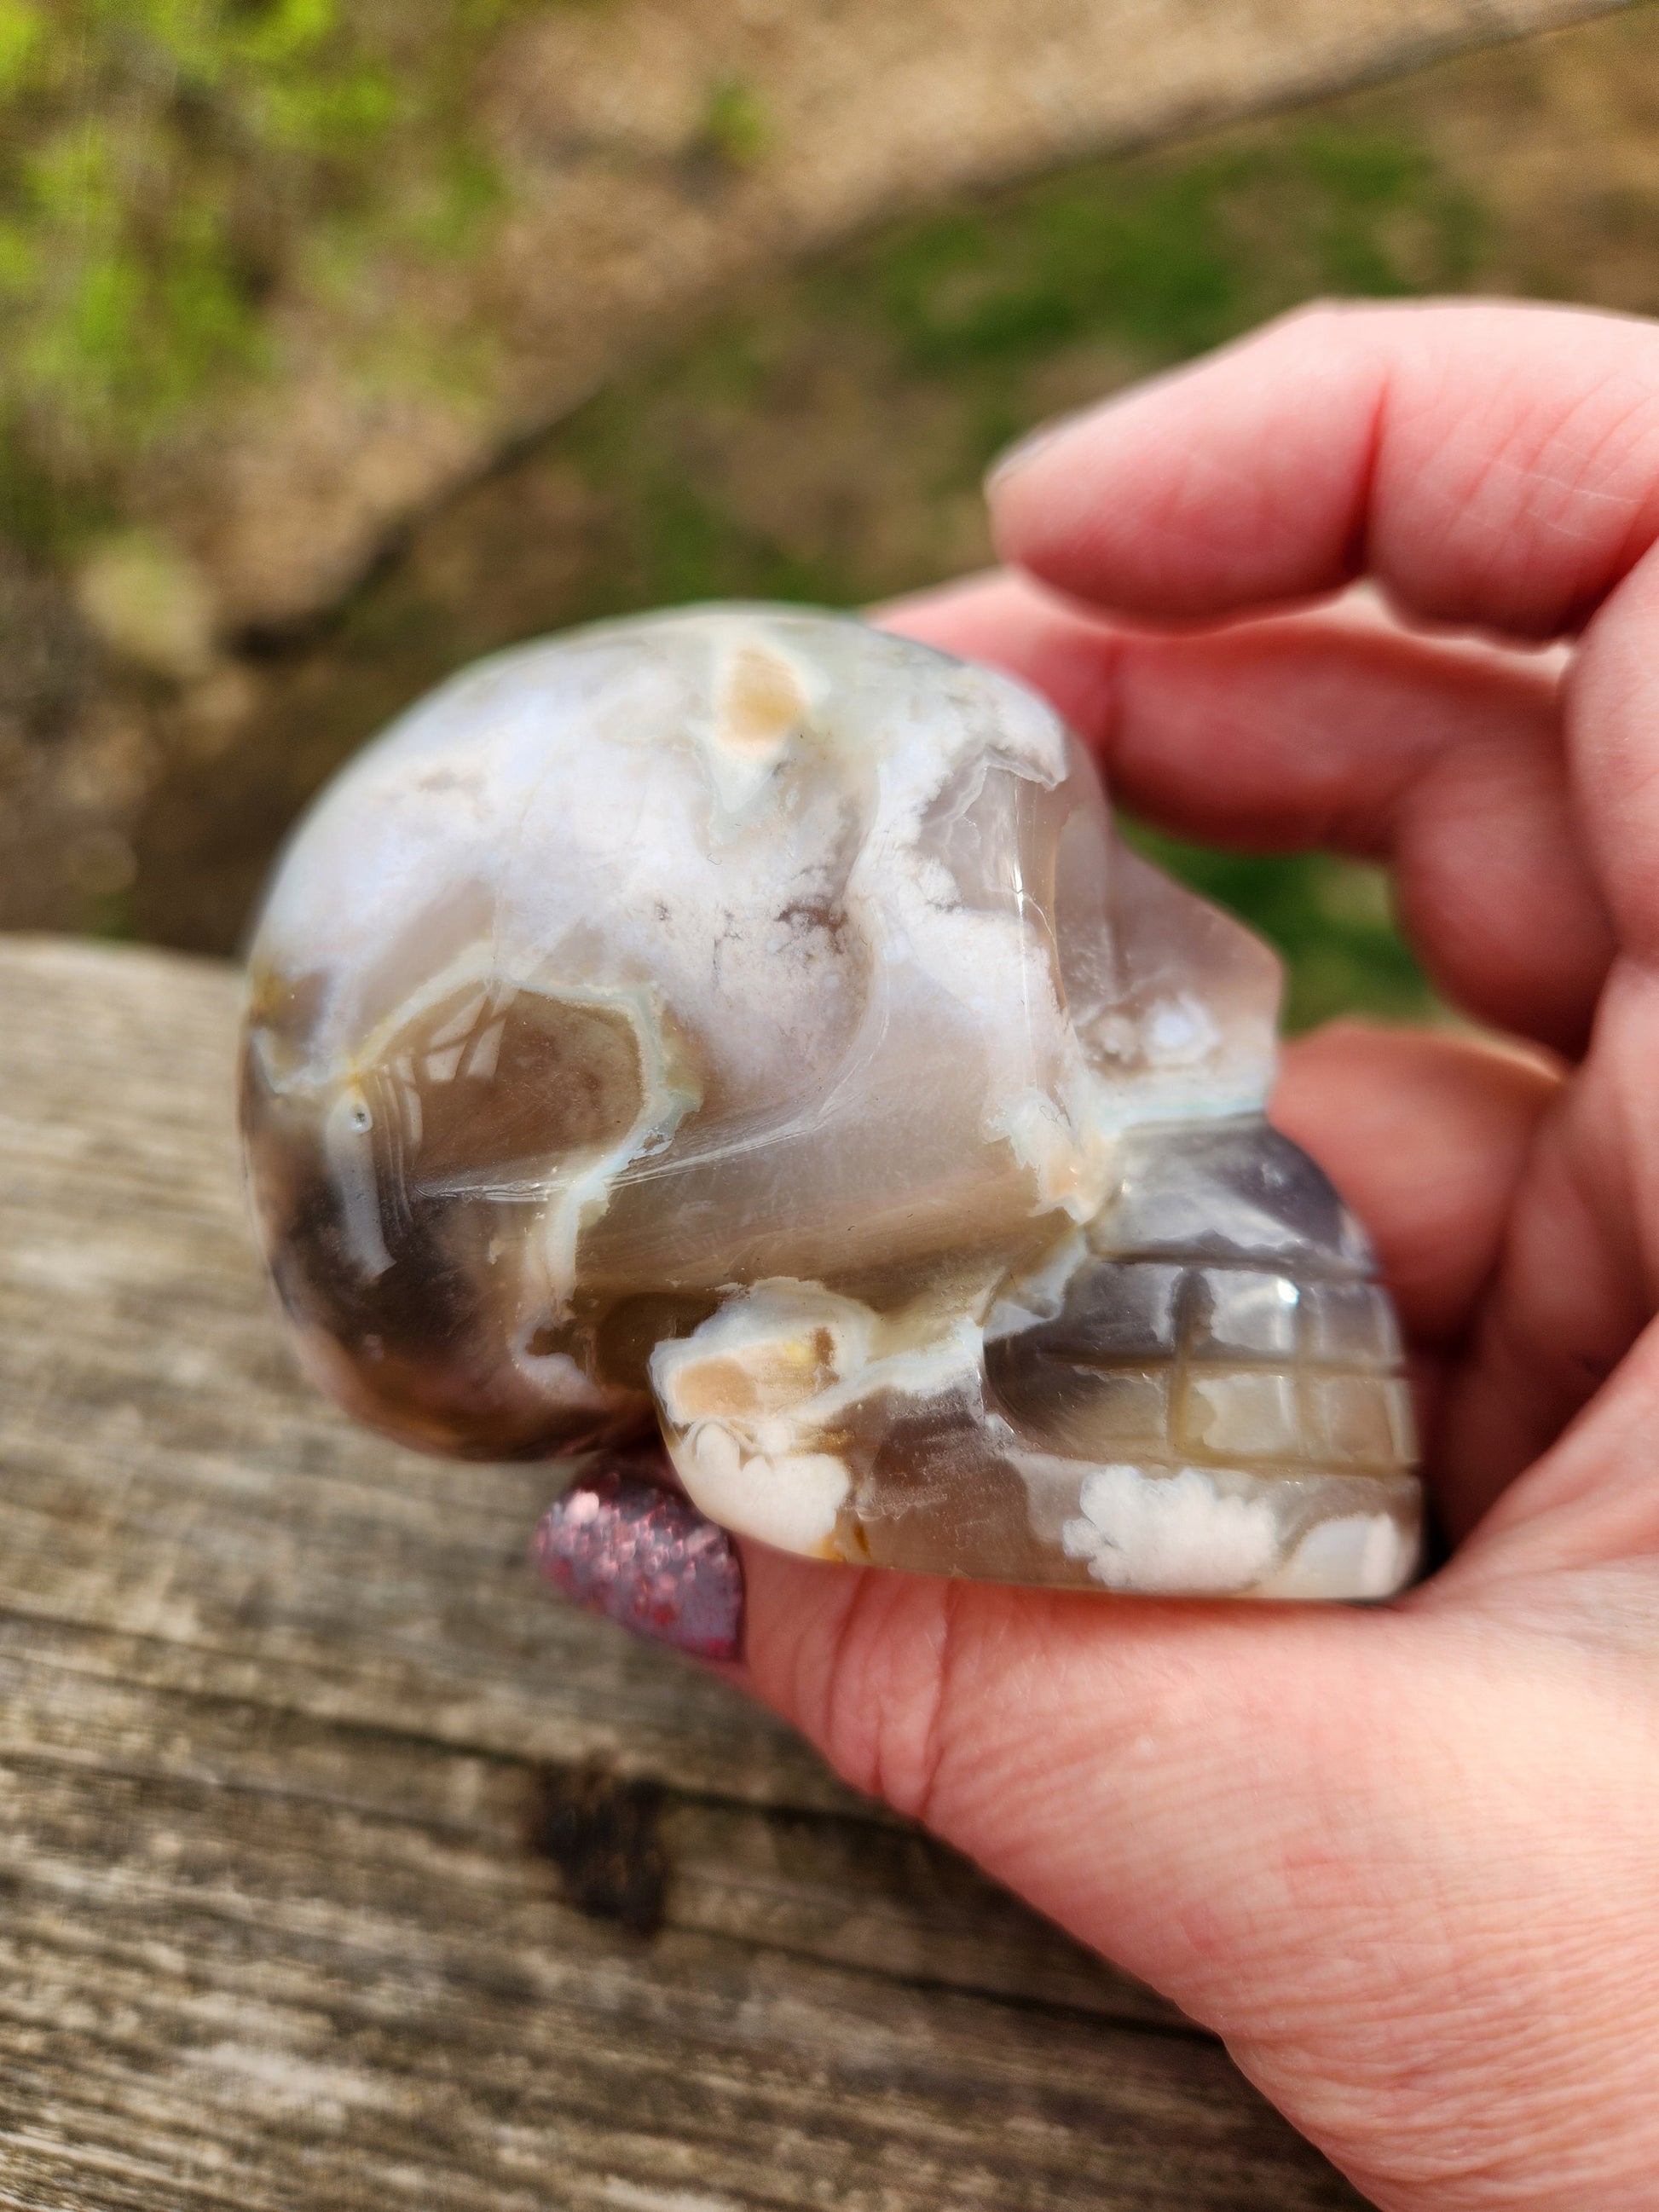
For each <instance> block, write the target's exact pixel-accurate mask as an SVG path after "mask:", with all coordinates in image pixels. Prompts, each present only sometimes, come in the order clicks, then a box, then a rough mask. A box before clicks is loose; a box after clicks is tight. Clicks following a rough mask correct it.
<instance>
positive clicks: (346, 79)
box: [0, 0, 519, 544]
mask: <svg viewBox="0 0 1659 2212" xmlns="http://www.w3.org/2000/svg"><path fill="white" fill-rule="evenodd" d="M517 4H519V0H0V341H3V342H0V495H3V500H4V510H5V511H4V517H3V519H4V520H5V521H6V522H7V524H8V525H9V532H10V534H12V535H13V536H14V537H17V538H22V539H23V540H24V541H25V542H29V543H33V544H40V542H41V541H42V540H44V541H45V542H46V544H53V543H57V542H61V540H62V539H63V538H64V535H65V534H66V533H69V534H72V533H73V532H74V531H75V530H76V528H78V527H81V526H84V525H85V523H86V522H87V521H88V520H89V519H96V518H97V515H98V513H99V510H100V504H101V503H103V502H106V501H108V500H109V498H110V497H111V496H112V489H111V479H112V475H113V474H114V472H115V471H117V470H118V465H119V463H120V460H121V459H122V457H123V455H124V454H125V453H126V452H127V451H128V450H130V449H131V447H132V446H134V445H135V444H137V443H142V441H143V440H144V439H146V438H147V437H149V435H152V434H153V433H154V432H155V430H156V429H157V428H160V427H162V426H163V425H165V424H167V422H171V421H173V420H174V419H175V418H176V417H177V416H179V413H180V411H181V410H183V409H185V407H187V406H189V405H190V404H191V403H193V402H197V401H199V400H201V399H202V398H204V396H205V395H207V394H209V393H210V392H211V391H212V390H214V389H215V388H216V387H217V386H221V385H222V384H223V382H224V381H226V380H229V379H234V378H238V377H246V376H250V375H257V374H258V370H259V368H260V367H261V364H262V361H263V359H264V355H265V351H266V348H267V346H268V343H269V333H268V331H267V328H266V325H265V322H264V308H265V306H266V304H267V302H268V301H270V299H271V297H272V295H274V293H275V292H276V288H277V286H278V284H279V283H288V282H291V281H293V280H296V279H297V281H298V283H299V284H300V286H301V288H302V289H303V288H306V287H309V288H312V289H332V290H333V291H334V292H335V293H336V294H337V295H338V294H341V293H343V292H344V291H345V290H346V289H348V288H349V285H350V283H351V281H352V278H353V276H354V273H355V272H356V271H357V270H359V269H360V268H361V267H362V264H363V262H364V260H365V258H366V257H367V255H368V254H369V253H370V252H386V251H388V250H390V251H392V252H402V253H406V254H410V255H414V256H417V257H432V256H442V255H446V254H451V253H454V252H459V251H460V250H461V249H462V248H463V247H464V246H465V245H466V244H467V242H468V241H469V240H470V239H471V237H472V236H473V235H474V234H475V232H476V228H477V224H478V222H480V220H481V219H483V217H484V216H487V214H488V213H489V210H491V208H492V207H493V206H494V204H495V200H496V198H497V197H498V193H497V185H496V179H495V176H494V173H493V172H492V170H491V167H490V165H489V161H488V160H487V159H486V157H485V155H484V153H483V149H482V148H481V147H480V145H479V144H478V143H477V141H476V139H475V137H474V135H473V133H472V131H471V126H470V124H469V121H468V117H467V112H466V100H467V97H468V94H469V90H470V85H471V73H472V70H471V65H472V64H473V63H474V62H475V60H476V58H477V57H478V56H479V55H480V54H481V53H482V52H483V50H484V46H485V45H486V42H487V41H488V40H489V37H490V36H491V35H492V34H493V33H495V31H496V30H497V29H498V27H500V25H501V21H503V19H504V17H505V16H506V15H507V13H508V12H509V10H510V9H513V7H514V6H516V5H517Z"/></svg>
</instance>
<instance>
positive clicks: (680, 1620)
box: [536, 1467, 743, 1659]
mask: <svg viewBox="0 0 1659 2212" xmlns="http://www.w3.org/2000/svg"><path fill="white" fill-rule="evenodd" d="M536 1563H537V1565H538V1567H539V1568H540V1570H541V1571H542V1573H543V1574H544V1576H545V1577H547V1579H548V1581H549V1582H550V1583H552V1585H553V1587H554V1589H556V1590H557V1591H558V1592H559V1593H560V1595H562V1596H563V1597H568V1598H570V1599H571V1600H573V1601H574V1603H576V1604H577V1605H580V1606H582V1607H585V1608H586V1610H587V1611H588V1612H589V1613H604V1614H605V1616H606V1618H607V1619H609V1620H615V1621H620V1622H621V1624H622V1626H623V1627H624V1628H627V1629H631V1630H632V1631H633V1632H634V1634H635V1635H636V1636H643V1637H647V1638H649V1639H650V1640H651V1641H652V1642H653V1643H656V1644H672V1645H673V1647H674V1648H675V1650H678V1651H690V1652H693V1653H695V1654H696V1656H697V1657H698V1658H701V1659H735V1658H736V1657H737V1656H738V1652H739V1650H741V1648H742V1630H743V1565H742V1562H741V1561H740V1560H739V1559H738V1551H737V1547H736V1545H735V1544H733V1542H732V1539H731V1538H730V1537H729V1536H728V1535H727V1534H726V1531H725V1530H724V1529H723V1528H716V1527H715V1526H714V1522H712V1521H705V1520H704V1518H703V1516H702V1514H701V1513H699V1512H698V1511H697V1510H696V1506H695V1505H692V1504H690V1503H689V1502H688V1501H687V1500H686V1499H685V1498H682V1497H681V1496H680V1495H679V1494H678V1492H675V1491H671V1490H664V1489H662V1488H659V1486H658V1485H656V1484H655V1483H653V1482H647V1481H642V1480H640V1478H639V1477H638V1476H637V1475H633V1474H628V1473H626V1472H624V1471H623V1469H621V1468H616V1467H610V1468H605V1469H603V1470H602V1471H600V1472H599V1473H597V1474H592V1475H589V1476H586V1477H585V1478H584V1479H583V1480H581V1481H580V1482H578V1483H575V1484H574V1485H573V1486H572V1487H571V1488H570V1489H568V1491H566V1492H565V1494H564V1496H563V1497H562V1498H560V1499H559V1500H558V1501H557V1503H556V1504H554V1505H551V1506H550V1507H549V1509H548V1510H547V1513H546V1515H545V1516H544V1518H543V1521H542V1524H541V1527H540V1528H538V1530H537V1532H536Z"/></svg>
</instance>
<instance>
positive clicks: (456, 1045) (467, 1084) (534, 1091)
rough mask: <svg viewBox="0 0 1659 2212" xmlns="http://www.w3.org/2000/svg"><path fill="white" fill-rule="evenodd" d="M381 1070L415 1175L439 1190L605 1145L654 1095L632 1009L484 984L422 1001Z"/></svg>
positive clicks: (385, 1097)
mask: <svg viewBox="0 0 1659 2212" xmlns="http://www.w3.org/2000/svg"><path fill="white" fill-rule="evenodd" d="M377 1076H378V1081H377V1084H376V1089H377V1090H378V1091H380V1101H377V1103H381V1104H383V1106H384V1107H386V1108H389V1109H391V1114H392V1120H393V1121H394V1123H395V1126H396V1127H398V1130H399V1132H400V1134H401V1138H402V1143H403V1149H404V1166H405V1170H406V1172H407V1173H408V1175H409V1176H410V1180H411V1181H413V1182H418V1183H421V1184H422V1185H425V1186H427V1187H428V1188H430V1187H432V1186H433V1185H434V1184H442V1185H444V1186H446V1187H447V1188H458V1187H463V1188H465V1187H476V1186H477V1185H478V1184H480V1183H482V1182H497V1181H499V1180H500V1179H501V1178H502V1177H503V1176H509V1177H510V1176H513V1174H514V1173H515V1172H516V1171H522V1172H525V1173H529V1172H530V1171H532V1170H533V1169H534V1168H536V1167H537V1166H538V1165H540V1164H544V1163H546V1162H548V1161H550V1160H556V1159H565V1158H569V1157H570V1156H571V1155H572V1154H581V1153H585V1152H600V1151H603V1150H605V1148H606V1147H608V1146H611V1145H614V1144H617V1142H619V1141H620V1140H621V1139H623V1137H624V1136H626V1134H627V1133H628V1132H629V1129H631V1128H632V1127H634V1125H635V1121H637V1120H638V1118H639V1115H640V1110H641V1102H642V1099H643V1095H644V1085H643V1083H642V1080H641V1069H640V1048H639V1042H638V1040H637V1039H636V1037H635V1034H634V1030H633V1026H632V1024H631V1023H630V1022H629V1019H628V1018H627V1016H626V1015H625V1014H623V1013H621V1012H618V1011H617V1009H616V1008H615V1007H613V1006H592V1005H589V1004H586V1003H584V1002H583V1001H581V1000H572V999H555V998H550V997H548V996H546V995H545V994H543V993H541V992H538V991H522V990H520V991H515V990H513V989H512V988H511V987H507V988H506V989H495V990H491V989H490V988H489V987H485V986H483V985H482V984H477V985H472V986H470V987H469V986H462V987H460V988H459V989H458V990H455V991H453V992H452V993H450V994H448V995H447V996H446V997H445V998H443V999H441V1000H439V1001H438V1002H437V1003H436V1004H435V1006H428V1007H425V1008H422V1012H420V1013H419V1014H418V1015H417V1016H416V1018H414V1019H413V1020H412V1021H410V1023H408V1024H406V1025H405V1026H404V1028H403V1029H402V1030H399V1031H398V1035H397V1036H396V1037H395V1038H394V1040H393V1041H392V1044H391V1046H390V1047H389V1048H388V1049H387V1051H386V1054H385V1055H384V1057H383V1059H382V1061H381V1064H380V1068H379V1070H378V1071H377ZM377 1118H379V1117H378V1116H377Z"/></svg>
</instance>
